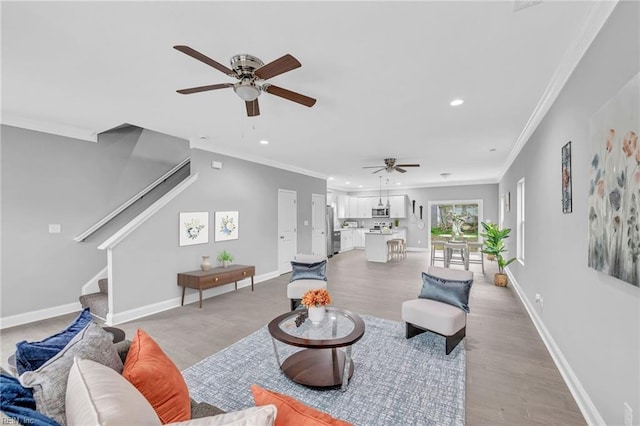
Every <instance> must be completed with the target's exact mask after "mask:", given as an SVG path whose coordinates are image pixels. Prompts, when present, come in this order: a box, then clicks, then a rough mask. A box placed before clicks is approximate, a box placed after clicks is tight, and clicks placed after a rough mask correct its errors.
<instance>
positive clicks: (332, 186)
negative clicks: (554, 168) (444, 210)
mask: <svg viewBox="0 0 640 426" xmlns="http://www.w3.org/2000/svg"><path fill="white" fill-rule="evenodd" d="M336 180H337V179H336ZM336 180H333V181H327V189H330V190H333V191H340V192H344V193H345V195H347V194H359V193H361V192H372V191H376V192H377V191H378V190H377V189H376V188H362V189H361V188H349V187H338V186H335V183H331V182H335V181H336ZM499 182H500V179H499V178H498V177H495V178H488V179H474V180H461V181H457V182H456V181H445V182H427V183H420V184H416V185H398V186H395V187H394V188H393V190H394V191H400V190H403V189H422V188H441V187H449V186H476V185H487V184H495V183H499ZM391 195H394V194H391ZM395 195H398V194H395ZM372 196H373V195H372ZM375 197H377V195H376V196H375Z"/></svg>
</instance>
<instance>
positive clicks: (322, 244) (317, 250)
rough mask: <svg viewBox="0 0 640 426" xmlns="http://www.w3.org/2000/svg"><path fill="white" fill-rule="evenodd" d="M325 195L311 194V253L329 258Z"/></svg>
mask: <svg viewBox="0 0 640 426" xmlns="http://www.w3.org/2000/svg"><path fill="white" fill-rule="evenodd" d="M326 204H327V203H326V201H325V198H324V195H322V194H311V253H312V254H313V255H314V256H320V257H326V256H327V229H326V228H327V221H326V215H327V207H326Z"/></svg>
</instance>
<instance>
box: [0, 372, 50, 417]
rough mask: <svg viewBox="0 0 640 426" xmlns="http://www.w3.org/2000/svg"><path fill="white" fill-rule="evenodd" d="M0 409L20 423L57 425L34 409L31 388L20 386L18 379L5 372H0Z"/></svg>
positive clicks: (34, 403)
mask: <svg viewBox="0 0 640 426" xmlns="http://www.w3.org/2000/svg"><path fill="white" fill-rule="evenodd" d="M0 410H1V411H2V412H3V413H4V414H5V415H7V416H9V417H11V418H12V419H15V420H17V421H18V422H19V423H20V424H21V425H35V426H51V425H56V426H57V425H58V423H57V422H56V421H55V420H53V419H51V418H49V417H47V416H45V415H44V414H42V413H40V412H39V411H37V410H36V401H35V399H34V398H33V392H32V391H31V389H26V388H24V387H22V385H21V384H20V382H19V381H18V379H16V378H15V377H11V376H8V375H6V374H0Z"/></svg>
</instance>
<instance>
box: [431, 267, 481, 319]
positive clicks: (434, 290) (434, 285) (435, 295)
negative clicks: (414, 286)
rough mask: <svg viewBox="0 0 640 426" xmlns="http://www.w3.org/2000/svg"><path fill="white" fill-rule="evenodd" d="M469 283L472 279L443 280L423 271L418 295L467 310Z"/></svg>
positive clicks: (471, 282)
mask: <svg viewBox="0 0 640 426" xmlns="http://www.w3.org/2000/svg"><path fill="white" fill-rule="evenodd" d="M471 284H473V279H471V280H468V281H454V280H445V279H444V278H439V277H434V276H433V275H429V274H427V273H424V272H423V273H422V290H421V291H420V295H419V296H418V297H419V298H421V299H431V300H437V301H438V302H443V303H447V304H449V305H452V306H456V307H458V308H460V309H462V310H463V311H465V312H469V293H470V292H471Z"/></svg>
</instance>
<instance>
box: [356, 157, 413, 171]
mask: <svg viewBox="0 0 640 426" xmlns="http://www.w3.org/2000/svg"><path fill="white" fill-rule="evenodd" d="M403 167H420V164H396V159H395V158H385V159H384V166H366V167H363V169H378V170H376V171H375V172H373V173H378V172H381V171H383V170H386V171H387V173H392V172H393V171H394V170H395V171H397V172H400V173H406V172H407V171H406V170H405V169H403Z"/></svg>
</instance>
